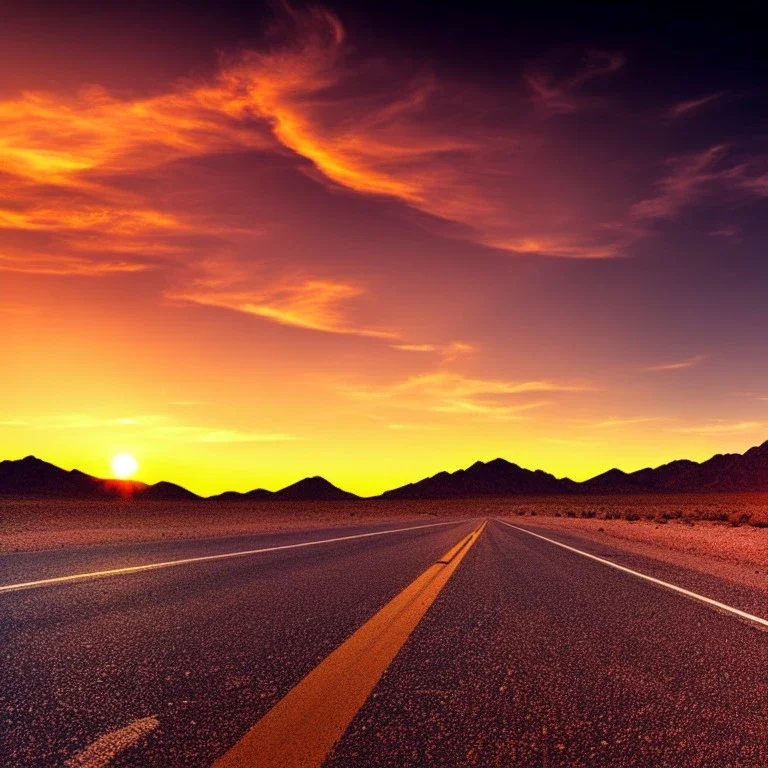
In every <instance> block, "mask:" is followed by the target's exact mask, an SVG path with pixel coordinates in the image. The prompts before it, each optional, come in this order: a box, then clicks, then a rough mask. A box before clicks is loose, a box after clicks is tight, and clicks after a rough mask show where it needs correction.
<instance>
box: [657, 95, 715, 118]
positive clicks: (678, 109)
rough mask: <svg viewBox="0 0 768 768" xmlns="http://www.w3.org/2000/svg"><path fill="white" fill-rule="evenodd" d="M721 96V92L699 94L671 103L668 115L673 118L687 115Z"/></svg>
mask: <svg viewBox="0 0 768 768" xmlns="http://www.w3.org/2000/svg"><path fill="white" fill-rule="evenodd" d="M722 96H723V94H722V93H710V94H707V95H706V96H700V97H699V98H696V99H686V100H685V101H680V102H678V103H677V104H673V105H672V106H671V107H670V108H669V113H668V114H669V116H670V117H673V118H679V117H685V116H687V115H689V114H690V113H691V112H695V111H696V110H698V109H701V107H704V106H706V105H707V104H711V103H712V102H714V101H717V100H718V99H720V98H721V97H722Z"/></svg>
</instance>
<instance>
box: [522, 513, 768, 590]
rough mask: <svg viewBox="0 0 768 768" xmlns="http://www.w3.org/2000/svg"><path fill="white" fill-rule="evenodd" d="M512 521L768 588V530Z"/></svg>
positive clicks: (564, 519) (550, 519)
mask: <svg viewBox="0 0 768 768" xmlns="http://www.w3.org/2000/svg"><path fill="white" fill-rule="evenodd" d="M508 519H509V522H511V523H514V524H515V525H521V526H525V525H533V526H535V527H537V528H548V529H550V530H551V531H552V532H553V533H556V532H557V531H568V532H573V533H574V534H576V535H578V536H580V537H582V538H585V539H589V540H591V541H596V542H599V543H604V544H608V545H610V546H611V547H615V548H616V549H622V550H624V551H627V552H632V553H634V554H638V555H645V556H646V557H652V558H654V559H656V560H662V561H663V562H667V563H670V564H672V565H679V566H682V567H684V568H691V569H693V570H697V571H701V572H704V573H709V574H712V575H714V576H718V577H720V578H723V579H727V580H728V581H731V582H733V583H736V584H743V585H745V586H750V587H755V588H757V589H762V590H764V591H766V592H768V529H765V528H753V527H751V526H739V527H733V526H731V525H729V524H724V523H716V522H699V523H697V524H696V525H695V526H691V525H690V524H686V523H684V522H678V521H673V522H671V523H668V524H666V525H660V524H659V523H657V522H654V521H647V520H641V521H636V522H629V521H627V520H583V519H579V518H576V519H572V518H567V517H549V516H543V515H542V516H537V517H535V518H531V517H520V516H515V517H512V518H508Z"/></svg>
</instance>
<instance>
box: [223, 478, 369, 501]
mask: <svg viewBox="0 0 768 768" xmlns="http://www.w3.org/2000/svg"><path fill="white" fill-rule="evenodd" d="M359 498H360V497H359V496H355V494H354V493H349V492H348V491H342V490H341V488H337V487H336V486H335V485H333V483H329V482H328V481H327V480H326V479H325V478H324V477H318V476H316V477H306V478H304V479H303V480H299V481H298V482H296V483H293V485H289V486H287V487H286V488H282V489H281V490H279V491H266V490H264V489H263V488H256V489H255V490H253V491H246V492H245V493H238V492H237V491H225V492H224V493H220V494H218V495H217V496H211V499H212V500H215V501H343V500H345V499H359Z"/></svg>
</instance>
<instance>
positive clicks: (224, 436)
mask: <svg viewBox="0 0 768 768" xmlns="http://www.w3.org/2000/svg"><path fill="white" fill-rule="evenodd" d="M0 426H25V427H31V428H34V429H40V430H70V429H71V430H81V429H83V430H85V429H87V430H109V431H114V430H129V431H131V432H132V433H136V432H140V433H142V434H145V435H147V436H149V437H156V438H161V439H166V440H180V441H185V442H194V443H257V442H280V441H286V440H297V439H299V438H298V437H297V436H296V435H294V434H291V433H287V432H271V431H258V430H241V429H229V428H225V427H220V426H206V425H201V424H183V423H182V424H180V423H178V422H177V421H175V420H174V419H172V418H171V417H169V416H166V415H163V414H138V415H133V416H103V415H93V414H88V413H52V414H45V415H42V416H39V417H37V418H33V419H27V420H23V421H21V420H12V421H7V422H0Z"/></svg>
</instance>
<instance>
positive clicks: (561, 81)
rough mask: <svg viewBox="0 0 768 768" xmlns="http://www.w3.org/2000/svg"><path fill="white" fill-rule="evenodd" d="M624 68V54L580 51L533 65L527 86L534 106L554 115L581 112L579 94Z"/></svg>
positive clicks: (529, 68)
mask: <svg viewBox="0 0 768 768" xmlns="http://www.w3.org/2000/svg"><path fill="white" fill-rule="evenodd" d="M623 66H624V56H623V54H621V53H619V52H616V51H601V50H597V49H594V48H592V49H587V50H579V51H578V52H576V55H574V53H573V52H571V53H570V55H565V54H562V53H560V54H558V55H556V56H550V57H548V58H546V59H543V60H539V61H537V62H533V63H531V64H530V65H529V66H528V69H527V70H526V73H525V82H526V84H527V85H528V87H529V88H530V90H531V96H532V99H533V101H534V103H535V104H537V105H538V106H540V107H543V108H544V109H546V110H547V111H549V112H552V113H555V114H568V113H569V112H575V111H576V110H578V109H579V106H580V101H579V91H580V90H581V89H582V88H583V87H584V86H585V85H586V84H587V83H588V82H589V81H590V80H594V79H595V78H598V77H603V76H605V75H610V74H612V73H614V72H617V71H618V70H619V69H621V68H622V67H623Z"/></svg>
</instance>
